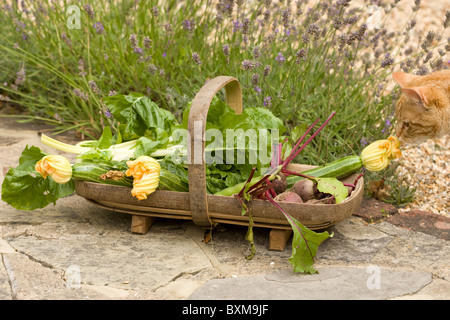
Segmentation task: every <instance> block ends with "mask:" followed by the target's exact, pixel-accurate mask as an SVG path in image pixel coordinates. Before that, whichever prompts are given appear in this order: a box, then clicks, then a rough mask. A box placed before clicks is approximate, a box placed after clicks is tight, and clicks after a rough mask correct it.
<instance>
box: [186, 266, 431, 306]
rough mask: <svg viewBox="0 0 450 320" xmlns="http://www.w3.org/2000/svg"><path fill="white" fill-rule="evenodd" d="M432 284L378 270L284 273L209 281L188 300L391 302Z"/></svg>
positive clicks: (423, 277) (421, 276)
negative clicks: (379, 300) (388, 300)
mask: <svg viewBox="0 0 450 320" xmlns="http://www.w3.org/2000/svg"><path fill="white" fill-rule="evenodd" d="M430 282H431V274H429V273H418V272H404V271H395V270H394V271H393V270H388V269H381V268H380V267H378V266H368V267H366V268H355V267H344V268H343V267H338V268H323V269H320V270H319V274H314V275H299V274H293V273H292V272H289V271H283V272H276V273H271V274H266V275H257V276H250V277H241V278H228V279H214V280H210V281H208V282H207V283H206V284H205V285H204V286H203V287H201V288H200V289H198V290H197V291H196V292H195V293H194V294H192V295H191V296H190V297H189V299H193V300H195V299H202V300H203V299H219V300H226V299H236V300H242V299H244V300H273V299H275V300H279V299H281V300H322V299H342V300H349V299H351V300H357V299H362V300H367V299H391V298H395V297H397V296H402V295H405V294H410V293H415V292H416V291H418V290H419V289H421V288H422V287H423V286H426V285H428V284H429V283H430ZM249 288H251V290H249Z"/></svg>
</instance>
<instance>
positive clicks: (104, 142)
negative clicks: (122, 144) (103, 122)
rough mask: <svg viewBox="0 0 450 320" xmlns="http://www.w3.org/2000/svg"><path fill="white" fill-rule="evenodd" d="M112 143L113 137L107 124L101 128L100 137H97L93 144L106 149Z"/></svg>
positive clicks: (113, 141)
mask: <svg viewBox="0 0 450 320" xmlns="http://www.w3.org/2000/svg"><path fill="white" fill-rule="evenodd" d="M114 143H115V139H114V137H113V135H112V132H111V128H110V127H108V126H107V127H105V128H104V129H103V132H102V135H101V137H100V139H98V141H97V142H96V143H95V145H94V146H95V147H97V148H99V149H108V148H109V147H110V146H112V145H113V144H114Z"/></svg>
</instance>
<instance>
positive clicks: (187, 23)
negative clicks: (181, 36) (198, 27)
mask: <svg viewBox="0 0 450 320" xmlns="http://www.w3.org/2000/svg"><path fill="white" fill-rule="evenodd" d="M182 25H183V29H184V30H186V31H193V30H194V26H195V23H194V20H188V19H186V20H183V22H182Z"/></svg>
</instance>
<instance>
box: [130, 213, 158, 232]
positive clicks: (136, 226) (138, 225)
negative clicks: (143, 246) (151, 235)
mask: <svg viewBox="0 0 450 320" xmlns="http://www.w3.org/2000/svg"><path fill="white" fill-rule="evenodd" d="M155 221H156V218H155V217H146V216H138V215H132V216H131V232H132V233H138V234H146V233H147V232H148V229H150V227H151V225H152V224H153V222H155Z"/></svg>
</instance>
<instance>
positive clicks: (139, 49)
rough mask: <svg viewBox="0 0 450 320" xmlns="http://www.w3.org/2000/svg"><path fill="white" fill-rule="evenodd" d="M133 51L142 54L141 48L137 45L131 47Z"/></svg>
mask: <svg viewBox="0 0 450 320" xmlns="http://www.w3.org/2000/svg"><path fill="white" fill-rule="evenodd" d="M133 51H134V53H136V54H142V48H139V47H137V46H136V47H134V48H133Z"/></svg>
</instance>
